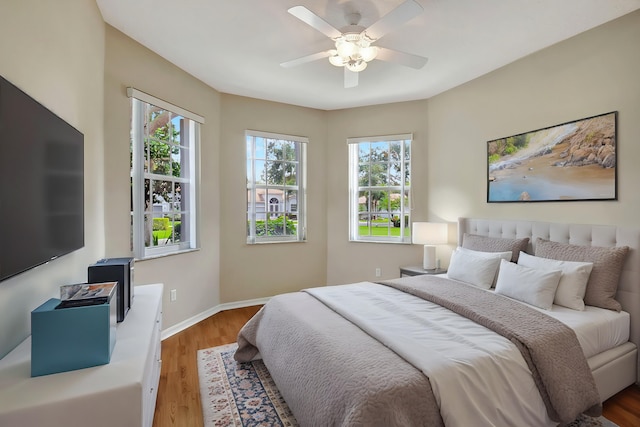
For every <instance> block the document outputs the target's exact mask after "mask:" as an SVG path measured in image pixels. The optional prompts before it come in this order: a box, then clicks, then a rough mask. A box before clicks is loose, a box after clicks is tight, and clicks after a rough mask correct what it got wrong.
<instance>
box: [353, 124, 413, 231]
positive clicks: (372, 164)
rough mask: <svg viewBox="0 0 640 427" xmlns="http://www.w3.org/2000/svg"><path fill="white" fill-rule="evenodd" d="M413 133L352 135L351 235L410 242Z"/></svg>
mask: <svg viewBox="0 0 640 427" xmlns="http://www.w3.org/2000/svg"><path fill="white" fill-rule="evenodd" d="M411 140H412V135H394V136H383V137H368V138H350V139H348V140H347V142H348V144H349V190H350V191H349V193H350V210H349V212H350V214H349V215H350V220H349V225H350V226H349V238H350V240H352V241H369V242H386V243H410V235H411V232H410V227H409V224H410V190H411V187H410V185H411Z"/></svg>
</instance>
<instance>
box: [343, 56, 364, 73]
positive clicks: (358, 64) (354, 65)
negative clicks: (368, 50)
mask: <svg viewBox="0 0 640 427" xmlns="http://www.w3.org/2000/svg"><path fill="white" fill-rule="evenodd" d="M344 66H345V67H347V68H348V69H349V71H353V72H354V73H359V72H360V71H362V70H364V69H365V68H367V63H366V62H365V61H363V60H362V59H358V60H351V61H349V62H347V63H346V64H345V65H344Z"/></svg>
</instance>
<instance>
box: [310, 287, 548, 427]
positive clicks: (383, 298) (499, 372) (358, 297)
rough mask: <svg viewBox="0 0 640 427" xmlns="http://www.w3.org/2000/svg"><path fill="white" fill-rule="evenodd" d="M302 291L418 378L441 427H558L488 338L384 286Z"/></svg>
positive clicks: (494, 337) (520, 371)
mask: <svg viewBox="0 0 640 427" xmlns="http://www.w3.org/2000/svg"><path fill="white" fill-rule="evenodd" d="M372 290H375V291H376V293H375V295H372V294H371V291H372ZM306 291H307V292H308V293H310V294H312V295H314V296H315V297H316V298H318V299H320V300H321V301H323V302H324V303H325V304H326V305H328V306H329V307H330V308H332V309H333V310H334V311H336V312H338V313H339V314H341V315H342V316H344V317H345V318H347V319H349V320H350V321H352V322H353V323H355V324H356V325H358V326H359V327H360V328H361V329H363V330H364V331H365V332H367V333H368V334H369V335H371V336H373V337H374V338H376V339H377V340H379V341H380V342H382V343H383V344H384V345H386V346H387V347H389V348H390V349H392V350H393V351H394V352H395V353H397V354H398V355H400V356H401V357H403V358H404V359H405V360H407V361H408V362H409V363H411V364H412V365H413V366H415V367H416V368H418V369H420V370H421V371H422V372H424V373H425V375H427V376H428V377H429V381H430V383H431V387H432V389H433V393H434V396H435V398H436V400H437V402H438V405H439V406H440V414H441V416H442V419H443V421H444V423H445V425H447V427H456V426H457V427H467V426H470V425H482V426H505V425H521V426H541V427H542V426H555V425H557V423H554V422H553V421H551V420H550V419H549V417H548V415H547V411H546V408H545V405H544V402H543V401H542V398H541V397H540V394H539V392H538V389H537V387H536V385H535V384H534V381H533V378H532V376H531V371H530V370H529V368H528V366H527V364H526V362H525V361H524V359H523V357H522V355H521V354H520V351H519V350H518V349H517V348H516V346H515V345H514V344H513V343H511V342H510V341H509V340H507V339H506V338H504V337H502V336H500V335H498V334H496V333H495V332H493V331H491V330H489V329H487V328H485V327H483V326H480V325H478V324H476V323H475V322H473V321H472V320H469V319H467V318H465V317H462V316H459V315H457V314H455V313H453V312H452V311H450V310H448V309H446V308H443V307H441V306H439V305H437V304H434V303H431V302H428V301H425V300H423V299H421V298H418V297H415V296H413V295H410V294H407V293H404V292H401V291H398V290H396V289H393V288H390V287H387V286H384V285H377V284H374V283H370V282H362V283H357V284H352V285H342V286H328V287H323V288H314V289H308V290H306ZM514 397H515V400H516V401H517V402H519V404H518V405H513V401H514Z"/></svg>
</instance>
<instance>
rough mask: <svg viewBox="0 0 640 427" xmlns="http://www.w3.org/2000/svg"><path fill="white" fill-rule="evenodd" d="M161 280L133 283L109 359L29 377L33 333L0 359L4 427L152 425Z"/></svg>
mask: <svg viewBox="0 0 640 427" xmlns="http://www.w3.org/2000/svg"><path fill="white" fill-rule="evenodd" d="M162 288H163V285H162V284H154V285H144V286H135V287H134V300H133V304H132V305H131V310H130V311H129V314H127V317H126V318H125V319H124V321H123V322H121V323H119V324H118V328H117V332H116V344H115V347H114V349H113V353H112V355H111V361H110V363H108V364H106V365H101V366H96V367H92V368H85V369H79V370H76V371H70V372H63V373H59V374H52V375H45V376H41V377H34V378H32V377H31V338H27V339H26V340H25V341H24V342H22V343H21V344H20V345H19V346H18V347H16V348H15V349H14V350H13V351H12V352H11V353H9V354H7V355H6V356H5V357H4V358H3V359H2V360H0V426H2V427H13V426H16V427H19V426H47V427H53V426H61V427H62V426H65V427H80V426H91V427H103V426H104V427H112V426H122V427H125V426H126V427H136V426H142V427H151V425H152V424H153V414H154V411H155V404H156V396H157V393H158V382H159V380H160V364H161V359H160V332H161V329H162Z"/></svg>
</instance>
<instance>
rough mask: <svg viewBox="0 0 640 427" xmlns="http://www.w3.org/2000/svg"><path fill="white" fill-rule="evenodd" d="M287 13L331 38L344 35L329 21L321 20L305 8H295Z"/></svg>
mask: <svg viewBox="0 0 640 427" xmlns="http://www.w3.org/2000/svg"><path fill="white" fill-rule="evenodd" d="M287 12H289V13H290V14H292V15H293V16H295V17H296V18H298V19H299V20H301V21H302V22H304V23H306V24H308V25H310V26H312V27H313V28H315V29H316V30H318V31H320V32H321V33H322V34H324V35H325V36H327V37H329V38H332V39H336V38H338V37H340V36H341V35H342V33H341V32H340V31H338V30H336V29H335V28H334V27H333V25H331V24H329V23H328V22H327V21H325V20H324V19H322V18H320V17H319V16H318V15H316V14H315V13H313V12H311V11H310V10H309V9H307V8H306V7H304V6H294V7H292V8H290V9H289V10H288V11H287Z"/></svg>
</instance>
